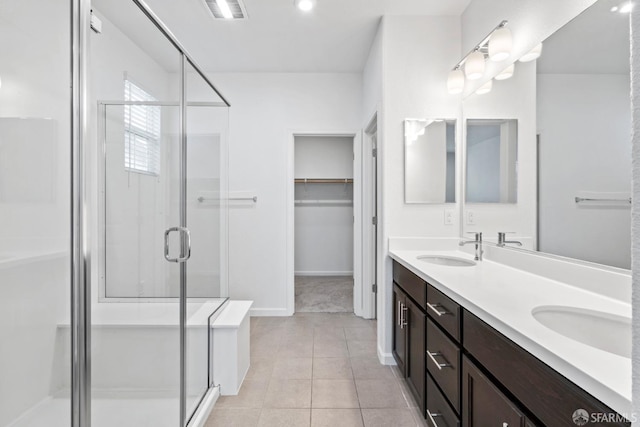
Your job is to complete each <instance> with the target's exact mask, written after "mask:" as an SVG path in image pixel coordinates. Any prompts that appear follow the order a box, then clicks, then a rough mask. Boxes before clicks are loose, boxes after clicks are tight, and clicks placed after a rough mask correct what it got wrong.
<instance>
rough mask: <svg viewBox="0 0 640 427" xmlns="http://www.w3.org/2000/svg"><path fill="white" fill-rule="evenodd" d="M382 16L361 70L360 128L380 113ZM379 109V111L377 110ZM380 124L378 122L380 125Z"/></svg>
mask: <svg viewBox="0 0 640 427" xmlns="http://www.w3.org/2000/svg"><path fill="white" fill-rule="evenodd" d="M383 22H384V18H381V19H380V24H379V25H378V31H377V32H376V37H375V38H374V39H373V43H372V44H371V49H370V50H369V56H368V57H367V62H366V63H365V66H364V69H363V70H362V110H361V111H362V119H361V125H362V128H366V127H367V126H368V125H369V121H370V120H371V119H372V118H373V116H374V114H376V113H378V114H382V111H381V110H382V109H383V108H384V107H383V105H382V88H383V75H382V73H383V65H382V64H383V50H382V48H383V46H382V38H383V34H384V25H383V24H382V23H383ZM379 110H380V111H379ZM380 125H381V124H379V126H380Z"/></svg>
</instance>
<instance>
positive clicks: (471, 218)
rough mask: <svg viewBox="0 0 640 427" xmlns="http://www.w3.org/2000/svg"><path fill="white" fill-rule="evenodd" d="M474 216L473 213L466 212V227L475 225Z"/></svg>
mask: <svg viewBox="0 0 640 427" xmlns="http://www.w3.org/2000/svg"><path fill="white" fill-rule="evenodd" d="M475 223H476V214H475V213H474V212H473V211H467V225H475Z"/></svg>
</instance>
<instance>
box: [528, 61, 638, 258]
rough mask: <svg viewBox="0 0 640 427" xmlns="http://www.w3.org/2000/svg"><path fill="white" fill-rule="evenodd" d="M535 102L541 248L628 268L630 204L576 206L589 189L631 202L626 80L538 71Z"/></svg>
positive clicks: (627, 79) (624, 77)
mask: <svg viewBox="0 0 640 427" xmlns="http://www.w3.org/2000/svg"><path fill="white" fill-rule="evenodd" d="M537 99H538V105H537V108H538V133H539V134H540V151H539V153H540V160H539V161H540V165H541V169H540V171H541V173H540V181H539V182H540V188H539V192H540V210H539V211H540V219H539V226H540V229H539V236H540V241H539V247H538V249H539V250H541V251H543V252H549V253H553V254H558V255H563V256H568V257H571V258H577V259H583V260H587V261H593V262H597V263H601V264H606V265H613V266H616V267H621V268H630V265H631V253H630V251H631V237H630V234H629V229H630V226H631V224H630V221H631V218H630V212H629V206H628V205H626V204H623V205H619V204H618V205H613V206H612V205H611V204H609V205H608V206H603V205H602V204H600V205H597V204H596V205H593V204H589V205H587V204H583V205H578V204H576V203H575V201H574V198H575V197H576V196H584V192H595V193H597V195H596V197H605V198H606V197H612V198H616V197H623V198H628V197H630V194H631V168H630V166H631V165H630V163H629V157H630V155H631V152H630V151H631V147H630V145H629V128H630V115H631V112H630V105H629V76H628V75H624V74H621V75H620V74H615V75H614V74H580V75H575V74H539V75H538V96H537ZM593 105H600V106H602V108H595V109H594V108H593ZM585 147H588V150H585ZM611 193H618V194H611ZM586 230H589V232H585V231H586Z"/></svg>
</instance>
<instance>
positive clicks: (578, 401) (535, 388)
mask: <svg viewBox="0 0 640 427" xmlns="http://www.w3.org/2000/svg"><path fill="white" fill-rule="evenodd" d="M462 318H463V323H464V326H463V327H464V348H465V350H466V351H467V352H469V353H470V354H471V355H472V356H473V357H474V358H475V359H476V360H477V361H478V362H479V363H480V364H481V365H482V366H483V367H484V368H485V369H486V370H487V371H489V372H490V373H491V375H492V376H493V377H495V379H496V380H497V381H498V382H500V383H501V384H502V386H503V387H505V388H506V389H507V390H509V392H510V393H511V394H513V396H514V397H515V398H516V399H518V400H519V401H520V403H521V404H522V405H523V406H524V407H525V408H527V409H528V410H529V411H530V412H531V413H532V414H533V415H534V416H535V417H537V418H538V419H539V420H540V421H541V422H542V423H543V424H544V425H547V426H553V427H575V424H574V422H573V420H572V418H571V416H569V415H571V414H573V412H574V411H575V410H576V408H582V409H585V410H586V411H587V412H588V413H593V412H606V413H614V412H615V411H613V410H612V409H610V408H608V407H607V406H606V405H604V404H603V403H602V402H600V401H599V400H597V399H595V398H594V397H593V396H591V395H590V394H589V393H587V392H586V391H584V390H582V389H581V388H580V387H578V386H577V385H575V384H573V383H572V382H571V381H569V380H568V379H566V378H565V377H563V376H562V375H560V374H559V373H558V372H556V371H555V370H553V369H552V368H550V367H549V366H547V365H546V364H545V363H543V362H542V361H540V360H539V359H538V358H536V357H535V356H533V355H532V354H531V353H529V352H527V351H526V350H524V349H523V348H522V347H520V346H518V345H517V344H515V343H514V342H512V341H511V340H509V339H508V338H506V337H505V336H504V335H502V334H501V333H499V332H498V331H496V330H495V329H493V328H492V327H490V326H489V325H487V324H486V323H484V322H483V321H482V320H480V319H478V318H477V317H476V316H474V315H473V314H471V313H469V312H468V311H464V312H463V316H462ZM567 414H569V415H567ZM607 426H611V427H613V426H618V427H621V426H627V427H628V426H630V423H624V422H611V423H609V424H607Z"/></svg>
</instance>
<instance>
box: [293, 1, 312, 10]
mask: <svg viewBox="0 0 640 427" xmlns="http://www.w3.org/2000/svg"><path fill="white" fill-rule="evenodd" d="M294 4H295V5H296V7H297V8H298V9H300V10H301V11H303V12H309V11H310V10H311V9H313V8H314V7H315V5H316V0H295V1H294Z"/></svg>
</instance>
